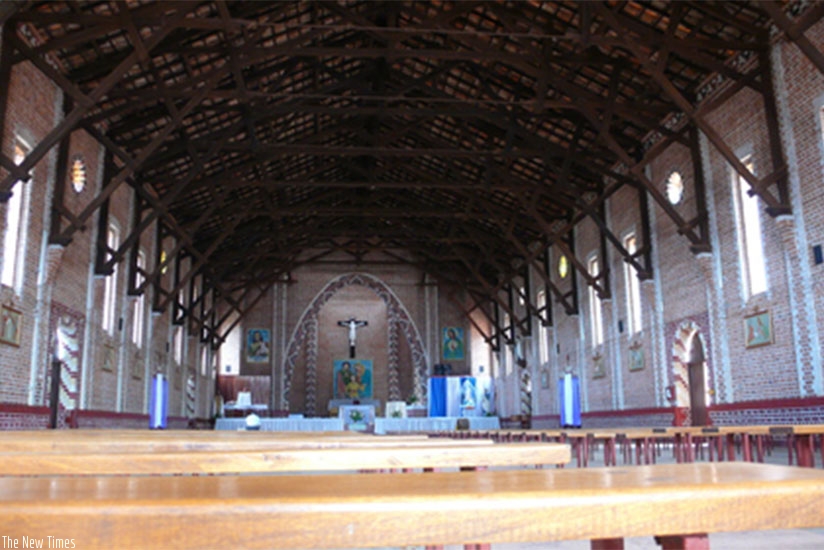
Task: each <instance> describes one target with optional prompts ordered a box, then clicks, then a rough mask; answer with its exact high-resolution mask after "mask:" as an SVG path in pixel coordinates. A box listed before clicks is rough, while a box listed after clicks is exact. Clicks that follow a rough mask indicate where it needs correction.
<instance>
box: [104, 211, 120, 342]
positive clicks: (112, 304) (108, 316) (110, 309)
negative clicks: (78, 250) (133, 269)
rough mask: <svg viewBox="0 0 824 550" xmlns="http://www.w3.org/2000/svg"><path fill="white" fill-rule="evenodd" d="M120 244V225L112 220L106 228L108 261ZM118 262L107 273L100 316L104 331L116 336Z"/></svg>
mask: <svg viewBox="0 0 824 550" xmlns="http://www.w3.org/2000/svg"><path fill="white" fill-rule="evenodd" d="M119 246H120V227H119V226H118V225H117V223H116V222H115V221H114V220H112V221H110V222H109V225H108V227H107V228H106V247H107V248H108V250H107V251H106V261H107V262H108V261H110V260H111V259H112V255H113V252H112V251H114V250H117V249H118V247H119ZM117 265H118V264H117V263H115V264H114V265H113V266H112V272H111V273H110V274H109V275H106V277H105V279H104V286H103V312H102V315H101V318H100V327H101V328H102V329H103V332H105V333H106V334H108V335H110V336H114V332H115V325H116V323H115V319H116V318H117V290H118V285H117V276H118V273H119V272H118V269H117Z"/></svg>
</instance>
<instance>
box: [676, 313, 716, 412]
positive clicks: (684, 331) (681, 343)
mask: <svg viewBox="0 0 824 550" xmlns="http://www.w3.org/2000/svg"><path fill="white" fill-rule="evenodd" d="M696 338H697V339H698V341H699V342H700V343H701V346H702V347H703V349H704V351H705V353H706V350H707V343H706V342H705V341H704V336H703V335H702V334H701V327H699V326H698V325H697V324H696V323H694V322H693V321H684V322H682V323H681V324H680V325H678V328H677V329H676V330H675V337H674V341H673V343H672V380H673V385H674V387H675V398H674V403H673V404H674V405H675V407H676V409H678V410H680V414H678V415H677V418H678V419H679V420H680V422H679V424H683V425H689V424H691V423H692V420H691V414H690V413H691V411H690V383H689V379H690V378H689V372H688V369H689V363H690V360H691V357H690V355H691V347H692V342H693V340H694V339H696ZM707 383H709V380H707Z"/></svg>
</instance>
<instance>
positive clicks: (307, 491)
mask: <svg viewBox="0 0 824 550" xmlns="http://www.w3.org/2000/svg"><path fill="white" fill-rule="evenodd" d="M822 502H824V472H821V471H819V470H812V469H807V468H797V467H789V466H776V465H764V464H752V463H692V464H663V465H662V464H659V465H652V466H634V467H617V468H590V469H581V470H569V469H567V470H517V471H491V470H488V471H476V472H444V473H427V474H423V473H418V474H406V475H380V474H341V475H310V476H252V475H247V476H206V477H120V476H115V477H105V476H104V477H96V476H94V477H47V476H40V477H31V478H23V477H4V478H0V517H2V518H3V524H4V526H3V530H4V533H3V534H4V535H6V536H8V537H11V538H13V539H20V540H22V537H24V536H29V537H45V534H52V533H53V534H54V536H59V537H60V538H63V539H70V540H73V542H74V544H75V546H76V547H77V548H84V549H85V548H127V547H128V548H157V547H163V548H206V547H208V548H241V547H243V548H346V547H367V546H404V545H426V544H461V543H474V542H491V543H502V542H538V541H553V540H580V539H595V541H596V544H595V545H594V546H597V545H598V544H599V542H598V541H603V540H604V539H609V542H611V543H612V544H613V545H614V544H615V543H616V542H617V541H616V539H619V538H623V537H636V536H647V535H650V536H652V535H658V536H662V537H665V539H664V540H684V539H683V538H682V539H671V538H669V537H673V536H676V537H677V536H679V535H684V534H690V535H693V536H692V537H690V540H695V539H697V540H699V541H700V540H704V541H705V540H706V538H705V537H704V538H702V537H701V535H694V534H701V533H709V532H717V531H725V532H726V531H748V530H764V529H797V528H812V527H822V526H824V506H822ZM44 547H45V546H44ZM613 547H614V546H613Z"/></svg>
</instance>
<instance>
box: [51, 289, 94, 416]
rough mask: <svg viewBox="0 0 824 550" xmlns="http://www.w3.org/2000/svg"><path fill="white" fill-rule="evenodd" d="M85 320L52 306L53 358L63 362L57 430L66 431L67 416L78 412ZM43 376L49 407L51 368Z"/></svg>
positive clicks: (58, 304)
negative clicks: (75, 411) (76, 410)
mask: <svg viewBox="0 0 824 550" xmlns="http://www.w3.org/2000/svg"><path fill="white" fill-rule="evenodd" d="M85 323H86V321H85V317H84V316H83V314H82V313H79V312H77V311H74V310H72V309H70V308H68V307H66V306H64V305H63V304H61V303H59V302H52V305H51V315H50V317H49V334H51V335H52V339H51V342H50V344H49V357H50V358H51V357H57V358H58V359H60V360H61V361H62V362H63V366H62V368H61V369H60V394H59V400H58V415H57V427H58V428H65V427H67V425H66V418H67V416H68V415H67V412H68V411H73V410H75V409H76V408H77V402H78V398H79V396H80V390H79V388H80V363H81V361H82V359H83V333H84V330H85V328H86V324H85ZM45 370H46V372H45V376H43V380H44V384H43V395H42V403H44V404H46V405H48V396H49V388H50V387H51V368H46V369H45Z"/></svg>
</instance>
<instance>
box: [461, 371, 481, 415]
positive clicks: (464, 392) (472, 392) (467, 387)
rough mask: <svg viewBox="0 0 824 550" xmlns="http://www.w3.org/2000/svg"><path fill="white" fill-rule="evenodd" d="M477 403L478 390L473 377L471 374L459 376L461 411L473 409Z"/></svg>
mask: <svg viewBox="0 0 824 550" xmlns="http://www.w3.org/2000/svg"><path fill="white" fill-rule="evenodd" d="M477 404H478V390H477V387H476V384H475V379H474V378H472V377H471V376H462V377H461V411H474V410H475V407H476V406H477Z"/></svg>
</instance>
